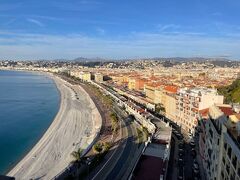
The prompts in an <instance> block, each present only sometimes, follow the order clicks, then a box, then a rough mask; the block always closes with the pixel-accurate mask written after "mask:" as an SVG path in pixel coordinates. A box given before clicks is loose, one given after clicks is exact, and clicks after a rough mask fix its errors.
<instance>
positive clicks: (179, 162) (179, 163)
mask: <svg viewBox="0 0 240 180" xmlns="http://www.w3.org/2000/svg"><path fill="white" fill-rule="evenodd" d="M183 165H184V162H183V158H181V157H179V159H178V166H179V167H182V166H183Z"/></svg>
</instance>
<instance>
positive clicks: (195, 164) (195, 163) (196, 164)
mask: <svg viewBox="0 0 240 180" xmlns="http://www.w3.org/2000/svg"><path fill="white" fill-rule="evenodd" d="M193 168H194V169H199V164H198V162H197V161H196V159H194V161H193Z"/></svg>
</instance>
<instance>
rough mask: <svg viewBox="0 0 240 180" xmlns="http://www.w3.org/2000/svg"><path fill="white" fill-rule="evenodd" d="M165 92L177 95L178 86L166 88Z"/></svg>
mask: <svg viewBox="0 0 240 180" xmlns="http://www.w3.org/2000/svg"><path fill="white" fill-rule="evenodd" d="M164 90H165V91H168V92H171V93H177V90H178V87H177V86H165V88H164Z"/></svg>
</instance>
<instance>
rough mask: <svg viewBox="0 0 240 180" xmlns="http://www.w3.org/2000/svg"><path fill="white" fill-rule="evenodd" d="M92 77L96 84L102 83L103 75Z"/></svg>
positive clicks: (97, 74)
mask: <svg viewBox="0 0 240 180" xmlns="http://www.w3.org/2000/svg"><path fill="white" fill-rule="evenodd" d="M94 77H95V81H96V82H103V75H102V74H101V73H96V74H95V76H94Z"/></svg>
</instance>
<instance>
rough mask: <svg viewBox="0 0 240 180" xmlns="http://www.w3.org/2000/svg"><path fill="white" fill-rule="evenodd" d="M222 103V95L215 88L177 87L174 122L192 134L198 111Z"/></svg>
mask: <svg viewBox="0 0 240 180" xmlns="http://www.w3.org/2000/svg"><path fill="white" fill-rule="evenodd" d="M222 103H223V96H221V95H218V93H217V90H216V89H208V88H193V89H188V88H182V89H179V90H178V92H177V94H176V122H177V124H178V125H180V126H181V128H182V130H183V132H185V133H192V134H193V133H194V132H195V127H196V126H197V124H198V118H199V111H201V110H204V109H206V108H209V107H210V106H212V105H214V104H222Z"/></svg>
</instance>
